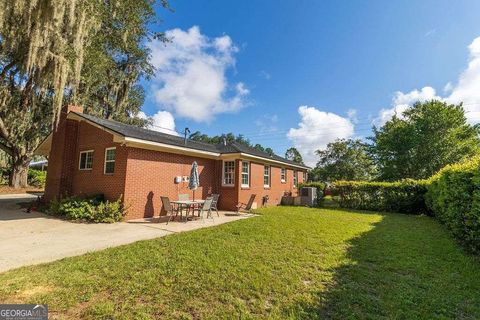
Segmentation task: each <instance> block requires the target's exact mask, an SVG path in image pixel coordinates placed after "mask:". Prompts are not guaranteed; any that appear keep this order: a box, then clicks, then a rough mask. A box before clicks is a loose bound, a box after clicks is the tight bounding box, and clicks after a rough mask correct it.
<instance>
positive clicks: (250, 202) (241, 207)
mask: <svg viewBox="0 0 480 320" xmlns="http://www.w3.org/2000/svg"><path fill="white" fill-rule="evenodd" d="M256 196H257V195H256V194H252V195H251V196H250V199H248V202H247V203H242V202H240V203H239V204H237V214H240V210H244V211H247V212H250V211H251V210H252V205H253V201H255V197H256Z"/></svg>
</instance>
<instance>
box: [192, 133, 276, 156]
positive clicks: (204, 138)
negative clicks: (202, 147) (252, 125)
mask: <svg viewBox="0 0 480 320" xmlns="http://www.w3.org/2000/svg"><path fill="white" fill-rule="evenodd" d="M189 139H190V140H194V141H201V142H206V143H210V144H220V143H223V139H225V140H226V142H227V143H231V142H237V143H240V144H243V145H245V146H248V147H251V148H255V149H257V150H260V151H263V152H266V153H268V154H270V155H272V154H274V152H273V149H272V148H269V147H267V148H265V147H263V146H262V145H261V144H259V143H257V144H252V143H251V142H250V140H249V139H247V138H245V136H244V135H242V134H238V135H235V134H234V133H232V132H230V133H227V134H223V135H216V136H209V135H207V134H205V133H201V132H200V131H195V132H194V133H192V134H190V136H189Z"/></svg>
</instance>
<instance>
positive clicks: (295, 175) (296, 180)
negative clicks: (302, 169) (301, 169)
mask: <svg viewBox="0 0 480 320" xmlns="http://www.w3.org/2000/svg"><path fill="white" fill-rule="evenodd" d="M297 175H298V172H297V171H296V170H294V171H293V186H294V187H295V188H296V187H298V177H297Z"/></svg>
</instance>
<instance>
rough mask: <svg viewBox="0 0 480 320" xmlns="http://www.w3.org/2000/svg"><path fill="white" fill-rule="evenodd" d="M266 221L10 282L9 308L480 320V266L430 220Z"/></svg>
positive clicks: (85, 313) (312, 212) (270, 216)
mask: <svg viewBox="0 0 480 320" xmlns="http://www.w3.org/2000/svg"><path fill="white" fill-rule="evenodd" d="M259 212H260V213H261V214H260V215H259V216H258V217H255V218H251V219H243V220H240V221H236V222H232V223H226V224H223V225H219V226H216V227H214V228H205V229H201V230H196V231H191V232H181V233H176V234H173V235H169V236H167V237H163V238H157V239H151V240H146V241H138V242H135V243H132V244H129V245H124V246H120V247H116V248H109V249H106V250H101V251H97V252H92V253H89V254H87V255H81V256H77V257H69V258H65V259H62V260H59V261H55V262H51V263H46V264H42V265H36V266H29V267H25V268H19V269H16V270H11V271H8V272H4V273H0V283H1V284H2V285H1V286H0V301H12V302H15V301H20V302H21V301H24V299H25V296H26V295H27V294H28V299H29V301H42V303H46V304H48V307H49V309H52V310H55V317H58V318H75V319H192V318H194V319H243V318H245V319H251V318H254V319H266V318H268V319H395V318H402V319H455V318H459V317H460V318H464V319H478V318H480V295H479V294H478V292H479V291H480V277H478V274H479V273H480V263H479V261H478V259H476V258H475V257H472V256H471V255H468V254H466V253H465V252H463V251H462V250H460V248H459V247H458V245H457V244H456V243H455V241H453V240H452V238H451V237H450V236H449V234H448V232H446V230H445V229H444V228H442V226H441V225H439V223H437V222H436V221H435V220H434V219H432V218H430V217H425V216H410V215H402V214H378V213H365V212H362V213H359V212H352V211H348V210H325V209H309V208H303V207H272V208H267V209H261V210H259ZM161 233H162V230H159V234H161ZM112 265H114V266H115V267H112ZM192 268H193V269H192ZM192 270H194V271H192ZM162 297H168V299H163V300H162V299H161V298H162ZM159 300H161V301H162V303H159ZM139 301H141V303H139ZM246 301H248V303H246ZM79 306H82V308H79Z"/></svg>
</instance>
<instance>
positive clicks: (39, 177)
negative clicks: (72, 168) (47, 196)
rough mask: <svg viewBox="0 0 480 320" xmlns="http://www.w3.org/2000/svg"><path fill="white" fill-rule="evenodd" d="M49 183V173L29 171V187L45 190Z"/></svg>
mask: <svg viewBox="0 0 480 320" xmlns="http://www.w3.org/2000/svg"><path fill="white" fill-rule="evenodd" d="M46 181H47V171H42V170H36V169H29V170H28V185H30V186H35V187H38V188H45V182H46Z"/></svg>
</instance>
